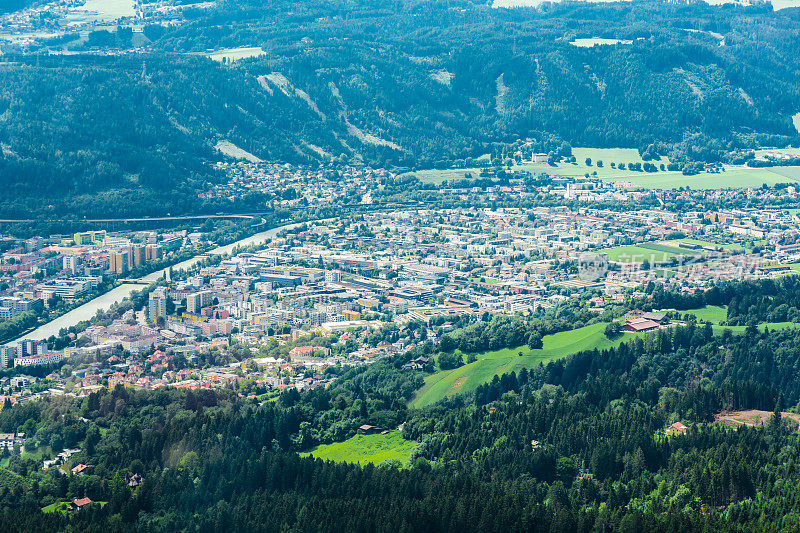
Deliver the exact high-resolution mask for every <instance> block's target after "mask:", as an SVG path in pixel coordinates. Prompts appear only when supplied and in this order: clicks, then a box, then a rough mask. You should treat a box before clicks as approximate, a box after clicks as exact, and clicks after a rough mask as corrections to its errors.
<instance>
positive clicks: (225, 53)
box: [206, 46, 266, 62]
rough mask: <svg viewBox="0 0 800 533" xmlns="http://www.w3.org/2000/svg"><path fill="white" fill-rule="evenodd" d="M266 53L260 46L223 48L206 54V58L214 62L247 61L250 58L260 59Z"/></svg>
mask: <svg viewBox="0 0 800 533" xmlns="http://www.w3.org/2000/svg"><path fill="white" fill-rule="evenodd" d="M265 54H266V52H265V51H264V49H263V48H261V47H260V46H252V47H243V48H223V49H222V50H217V51H215V52H211V53H209V54H206V56H207V57H208V58H210V59H213V60H214V61H228V62H231V61H239V60H240V59H247V58H249V57H258V56H263V55H265Z"/></svg>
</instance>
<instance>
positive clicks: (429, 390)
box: [411, 323, 636, 408]
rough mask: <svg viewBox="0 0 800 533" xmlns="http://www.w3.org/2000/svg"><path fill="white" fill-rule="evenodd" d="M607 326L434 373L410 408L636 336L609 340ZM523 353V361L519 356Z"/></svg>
mask: <svg viewBox="0 0 800 533" xmlns="http://www.w3.org/2000/svg"><path fill="white" fill-rule="evenodd" d="M605 327H606V324H605V323H599V324H592V325H590V326H584V327H582V328H579V329H575V330H572V331H562V332H560V333H556V334H554V335H547V336H545V337H544V339H543V343H544V346H543V347H542V348H541V349H538V350H532V349H530V348H529V347H528V346H520V347H519V348H505V349H503V350H496V351H493V352H486V353H484V354H480V355H478V360H477V361H475V362H473V363H469V364H467V365H464V366H461V367H459V368H455V369H453V370H443V371H440V372H436V373H435V374H432V375H430V376H428V377H426V378H425V385H423V386H422V388H421V389H420V390H419V391H417V394H416V396H415V397H414V399H413V400H412V401H411V407H414V408H420V407H425V406H426V405H430V404H432V403H435V402H437V401H439V400H441V399H442V398H444V397H446V396H452V395H454V394H458V393H461V392H468V391H471V390H475V389H476V388H477V387H478V386H479V385H482V384H484V383H488V382H489V381H491V380H492V378H493V377H494V376H496V375H501V374H506V373H509V372H517V373H519V372H520V371H521V370H522V369H523V368H527V369H531V368H534V367H536V366H538V365H539V364H540V363H547V362H549V361H554V360H556V359H561V358H562V357H566V356H568V355H571V354H574V353H577V352H580V351H583V350H591V349H594V348H597V349H603V348H609V347H611V346H618V345H619V344H621V343H622V342H624V341H626V340H628V339H631V338H633V337H634V336H636V334H633V333H626V334H624V335H622V336H621V337H619V338H617V339H614V340H610V339H608V338H607V337H606V336H605V334H604V333H603V331H604V330H605ZM520 353H522V354H523V355H522V357H520V356H519V354H520Z"/></svg>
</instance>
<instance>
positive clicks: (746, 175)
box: [600, 167, 797, 190]
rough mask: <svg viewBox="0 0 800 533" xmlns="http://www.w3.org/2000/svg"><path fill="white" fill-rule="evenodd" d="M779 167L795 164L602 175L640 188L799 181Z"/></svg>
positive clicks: (601, 177) (745, 185)
mask: <svg viewBox="0 0 800 533" xmlns="http://www.w3.org/2000/svg"><path fill="white" fill-rule="evenodd" d="M776 168H784V169H785V168H792V167H771V168H747V167H728V170H727V171H726V172H719V173H707V172H702V173H700V174H696V175H694V176H684V175H683V174H681V173H680V172H655V173H647V172H630V171H628V174H627V175H626V176H608V177H607V176H605V175H604V174H600V179H602V180H604V181H618V180H623V181H629V182H631V183H632V184H633V185H635V186H637V187H643V188H646V189H678V188H680V187H689V188H690V189H695V190H703V189H730V188H746V187H760V186H761V185H763V184H765V183H766V184H767V185H769V186H772V185H775V184H777V183H789V182H793V181H797V178H796V177H794V176H784V175H781V174H779V173H778V172H775V171H774V169H776Z"/></svg>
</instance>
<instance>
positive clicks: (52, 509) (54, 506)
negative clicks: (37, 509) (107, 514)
mask: <svg viewBox="0 0 800 533" xmlns="http://www.w3.org/2000/svg"><path fill="white" fill-rule="evenodd" d="M71 503H72V502H55V503H51V504H50V505H47V506H45V507H42V512H43V513H61V514H63V515H67V514H69V506H70V504H71ZM94 503H99V504H100V507H105V505H106V504H107V503H108V502H93V504H94Z"/></svg>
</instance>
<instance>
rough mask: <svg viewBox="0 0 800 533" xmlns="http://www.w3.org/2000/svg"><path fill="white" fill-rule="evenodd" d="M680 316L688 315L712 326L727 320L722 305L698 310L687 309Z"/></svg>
mask: <svg viewBox="0 0 800 533" xmlns="http://www.w3.org/2000/svg"><path fill="white" fill-rule="evenodd" d="M681 314H690V315H694V316H696V317H697V320H704V321H706V322H711V323H712V324H719V323H720V322H722V321H724V320H725V319H726V318H728V309H727V308H726V307H725V306H723V305H707V306H705V307H701V308H700V309H689V310H688V311H681Z"/></svg>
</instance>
